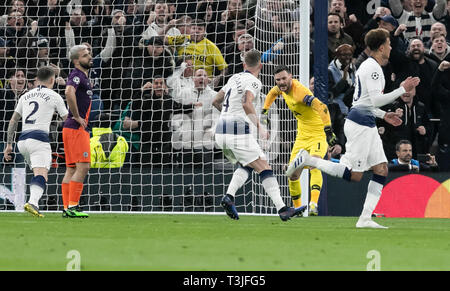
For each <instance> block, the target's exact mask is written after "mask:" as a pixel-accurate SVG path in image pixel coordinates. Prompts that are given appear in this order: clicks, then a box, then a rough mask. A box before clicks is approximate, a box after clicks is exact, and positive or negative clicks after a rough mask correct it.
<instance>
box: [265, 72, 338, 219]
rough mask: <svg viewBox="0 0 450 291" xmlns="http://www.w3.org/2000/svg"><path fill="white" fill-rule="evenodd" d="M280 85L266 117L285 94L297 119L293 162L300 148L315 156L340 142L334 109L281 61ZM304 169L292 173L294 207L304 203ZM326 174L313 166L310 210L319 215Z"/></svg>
mask: <svg viewBox="0 0 450 291" xmlns="http://www.w3.org/2000/svg"><path fill="white" fill-rule="evenodd" d="M274 76H275V83H276V86H275V87H273V88H272V89H271V90H270V91H269V93H268V94H267V96H266V100H265V102H264V106H263V109H262V110H263V112H262V113H263V115H262V116H263V117H264V116H267V114H268V112H269V108H270V106H271V105H272V103H273V102H274V101H275V99H276V98H277V96H278V95H283V98H284V100H285V102H286V104H287V106H288V107H289V109H290V110H291V111H292V113H293V114H294V116H295V118H296V119H297V136H296V138H295V143H294V146H293V147H292V151H291V156H290V158H289V163H292V161H293V160H294V159H295V156H296V155H297V153H298V152H299V151H300V149H302V148H303V149H305V150H307V151H308V152H309V153H310V154H311V155H312V156H314V157H317V158H320V159H322V158H324V157H325V155H326V154H327V151H328V145H329V146H330V147H332V146H334V145H335V144H336V136H335V135H334V133H333V130H332V128H331V119H330V113H329V112H328V107H327V105H325V104H324V103H322V102H321V101H320V100H319V99H317V98H316V97H314V95H313V93H312V92H311V91H310V90H309V89H308V88H306V87H305V86H303V85H302V84H301V83H300V82H299V81H298V80H296V79H293V78H292V73H291V71H290V70H289V68H288V67H287V66H284V65H280V66H278V67H276V68H275V71H274ZM300 173H301V169H298V171H295V172H294V173H293V174H292V175H290V177H289V193H290V194H291V198H292V202H293V204H294V207H296V208H297V207H300V206H301V199H300V197H301V186H300ZM322 184H323V177H322V172H321V171H320V170H319V169H316V168H313V169H311V170H310V191H311V199H310V203H309V214H310V215H318V207H317V205H318V202H319V196H320V190H321V189H322Z"/></svg>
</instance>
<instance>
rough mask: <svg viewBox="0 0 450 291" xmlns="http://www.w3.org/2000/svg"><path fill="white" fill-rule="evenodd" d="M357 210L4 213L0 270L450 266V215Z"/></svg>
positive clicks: (0, 227)
mask: <svg viewBox="0 0 450 291" xmlns="http://www.w3.org/2000/svg"><path fill="white" fill-rule="evenodd" d="M356 219H357V218H355V217H308V218H296V219H293V220H291V221H289V222H282V221H281V220H280V219H279V218H278V217H275V216H271V217H267V216H241V219H240V220H239V221H233V220H231V219H229V218H228V217H227V216H225V215H160V214H152V215H130V214H95V213H93V214H91V217H90V218H88V219H63V218H61V216H60V214H59V213H58V214H57V213H46V217H45V218H42V219H38V218H34V217H31V216H30V215H28V214H26V213H0V270H66V266H67V264H68V263H69V262H70V258H67V257H66V256H67V253H68V252H69V251H70V250H77V251H78V252H79V253H80V258H81V270H184V271H186V270H189V271H193V270H212V271H214V270H229V271H249V270H263V271H265V270H268V271H270V270H361V271H364V270H366V268H367V265H368V264H369V262H370V261H371V258H367V254H368V252H369V251H371V250H375V251H377V252H379V254H380V265H379V266H380V269H381V270H450V220H449V219H411V218H409V219H406V218H405V219H400V218H377V219H376V220H377V222H379V223H381V224H383V225H386V226H389V227H390V228H389V229H387V230H383V229H378V230H375V229H356V228H355V223H356Z"/></svg>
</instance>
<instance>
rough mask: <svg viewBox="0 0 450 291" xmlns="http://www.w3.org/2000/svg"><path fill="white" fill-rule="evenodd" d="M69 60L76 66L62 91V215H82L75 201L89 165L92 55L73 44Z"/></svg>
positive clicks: (73, 216)
mask: <svg viewBox="0 0 450 291" xmlns="http://www.w3.org/2000/svg"><path fill="white" fill-rule="evenodd" d="M70 60H71V61H72V62H73V64H74V66H75V68H74V69H73V70H72V71H71V72H70V75H69V77H68V78H67V84H66V91H65V95H66V98H67V104H68V106H69V117H68V118H67V120H66V122H65V123H64V127H63V132H62V133H63V143H64V154H65V159H66V173H65V175H64V178H63V181H62V185H61V188H62V196H63V204H64V211H63V217H70V218H85V217H88V216H89V215H88V214H86V213H84V212H82V211H80V210H79V207H78V204H79V201H80V196H81V193H82V192H83V182H84V178H85V177H86V175H87V173H88V172H89V168H90V165H91V149H90V135H89V132H88V131H87V129H86V127H87V123H88V120H89V113H90V110H91V103H92V100H91V96H92V87H91V82H90V80H89V78H88V72H89V69H90V68H91V66H92V56H91V53H90V51H89V50H88V47H86V46H85V45H76V46H74V47H72V48H71V49H70Z"/></svg>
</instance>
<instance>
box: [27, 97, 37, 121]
mask: <svg viewBox="0 0 450 291" xmlns="http://www.w3.org/2000/svg"><path fill="white" fill-rule="evenodd" d="M29 105H34V108H33V110H31V112H30V114H28V116H27V118H25V123H26V124H34V123H35V122H36V119H30V117H31V116H33V115H34V114H35V113H36V112H37V111H38V109H39V103H37V102H36V101H31V102H30V103H29Z"/></svg>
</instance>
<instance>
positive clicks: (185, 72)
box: [166, 56, 194, 104]
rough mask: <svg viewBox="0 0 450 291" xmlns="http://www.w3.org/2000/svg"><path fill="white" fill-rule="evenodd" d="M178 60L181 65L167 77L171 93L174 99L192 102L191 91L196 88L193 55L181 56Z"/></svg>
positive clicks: (181, 101) (180, 101)
mask: <svg viewBox="0 0 450 291" xmlns="http://www.w3.org/2000/svg"><path fill="white" fill-rule="evenodd" d="M178 62H181V63H180V65H179V66H178V67H177V68H176V69H175V70H174V71H173V74H172V75H170V76H169V77H168V78H167V82H166V83H167V87H168V88H169V95H170V96H172V98H173V100H175V101H176V102H178V103H181V104H188V103H191V99H192V98H193V96H191V95H190V94H191V92H192V90H193V89H194V80H193V79H192V77H193V76H194V69H193V61H192V57H191V56H186V57H181V58H180V59H179V60H178Z"/></svg>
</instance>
